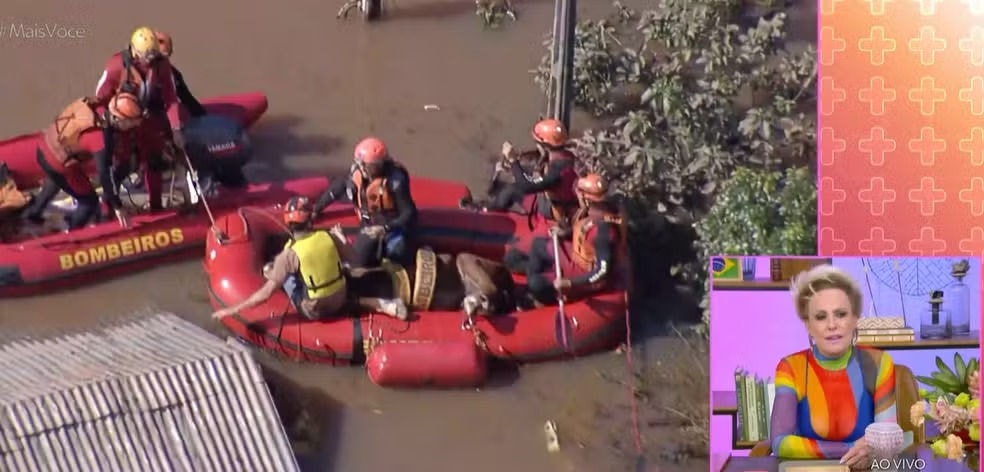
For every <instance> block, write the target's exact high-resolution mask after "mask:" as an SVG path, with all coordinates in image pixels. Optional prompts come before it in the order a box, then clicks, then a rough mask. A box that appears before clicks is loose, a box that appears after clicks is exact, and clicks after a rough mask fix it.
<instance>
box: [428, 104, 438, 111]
mask: <svg viewBox="0 0 984 472" xmlns="http://www.w3.org/2000/svg"><path fill="white" fill-rule="evenodd" d="M424 111H441V107H439V106H437V105H434V104H430V105H424Z"/></svg>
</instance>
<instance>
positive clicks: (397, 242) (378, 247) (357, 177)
mask: <svg viewBox="0 0 984 472" xmlns="http://www.w3.org/2000/svg"><path fill="white" fill-rule="evenodd" d="M341 198H346V199H348V200H349V201H351V202H352V203H353V205H355V210H356V213H357V214H358V215H359V220H360V222H361V224H362V231H361V232H360V233H359V235H358V236H357V237H356V239H355V242H354V243H353V246H354V249H353V250H354V252H355V260H354V261H353V264H352V265H353V266H354V267H376V266H378V265H379V264H380V263H381V262H382V259H384V258H385V259H389V260H391V261H393V262H396V263H398V264H400V265H403V266H407V265H409V264H411V263H412V262H413V260H412V257H413V255H414V247H413V240H414V237H413V236H414V230H415V228H416V225H417V206H416V205H415V204H414V202H413V197H412V196H411V195H410V174H409V173H408V172H407V170H406V168H405V167H403V166H402V165H401V164H400V163H398V162H396V161H395V160H394V159H393V158H392V157H390V154H389V150H388V149H387V148H386V144H384V143H383V142H382V141H381V140H379V139H378V138H373V137H369V138H366V139H363V140H362V141H361V142H359V144H358V145H357V146H356V147H355V163H354V164H353V165H352V169H351V171H350V178H349V179H344V180H343V179H338V180H336V181H334V182H332V185H331V186H329V188H328V189H327V190H325V192H324V193H322V194H321V196H320V197H319V198H318V200H317V203H315V205H314V209H315V213H321V211H323V210H324V209H325V207H327V206H328V205H331V203H332V202H334V201H336V200H338V199H341Z"/></svg>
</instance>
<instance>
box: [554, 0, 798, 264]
mask: <svg viewBox="0 0 984 472" xmlns="http://www.w3.org/2000/svg"><path fill="white" fill-rule="evenodd" d="M758 3H760V2H756V5H755V6H758V5H757V4H758ZM755 6H752V5H749V4H748V2H747V1H745V0H659V1H658V2H657V5H656V7H655V8H654V9H652V10H646V11H642V12H637V11H633V10H631V9H629V8H627V7H625V6H623V5H621V4H620V3H618V2H616V3H615V12H614V14H613V15H612V16H611V17H610V18H607V19H604V20H601V21H582V22H580V23H579V25H578V27H577V31H576V42H575V56H574V64H575V65H574V68H575V70H574V80H575V88H576V90H577V96H576V105H577V106H579V107H581V108H583V109H585V110H586V111H588V112H590V113H592V114H593V115H594V116H596V117H598V118H599V120H601V122H603V123H606V126H604V127H603V128H601V129H596V130H588V131H586V132H584V134H583V135H582V136H581V137H580V138H578V139H577V150H578V154H579V155H580V156H582V157H583V158H584V160H585V162H586V163H587V165H588V166H589V167H590V168H592V169H593V170H597V171H602V172H603V173H605V174H607V175H608V176H609V178H611V179H612V180H613V181H615V182H616V185H617V188H618V191H619V192H620V193H621V195H622V196H623V197H625V200H626V202H627V210H628V214H629V216H630V241H632V244H633V254H634V259H635V260H636V261H637V264H638V265H640V266H643V267H646V268H647V273H649V274H651V273H652V272H653V270H652V268H653V267H655V266H654V264H661V265H663V266H664V267H666V268H667V271H666V272H672V273H673V275H676V276H683V278H684V279H685V280H686V281H688V282H692V283H699V282H701V281H703V279H704V278H705V277H706V267H703V264H705V263H706V260H707V259H706V256H707V255H708V254H706V252H707V251H708V250H716V249H718V248H729V249H730V248H733V250H742V251H748V253H755V252H757V251H766V250H767V249H766V248H765V247H764V245H766V244H770V243H769V242H767V241H762V242H761V245H762V247H757V246H755V244H744V245H742V246H740V247H735V244H733V243H730V242H728V241H715V240H714V239H715V238H726V237H731V235H734V234H738V233H740V232H741V231H743V230H744V231H746V232H748V233H749V234H754V233H756V232H761V231H764V230H765V228H748V227H746V228H728V229H726V230H725V229H721V228H718V229H715V230H714V231H700V232H698V231H696V228H697V227H698V225H697V222H699V221H700V220H701V219H702V218H704V216H705V215H706V214H707V213H708V211H710V210H711V208H712V207H713V205H714V204H715V201H716V197H717V195H718V194H719V193H720V190H721V189H722V188H723V187H725V185H726V183H727V182H728V181H729V179H730V178H731V177H732V176H733V175H735V172H736V170H738V169H740V168H747V169H748V172H752V173H762V176H763V177H762V178H773V176H774V174H773V173H772V172H773V171H777V170H782V169H785V168H789V167H797V166H802V167H804V168H805V169H803V170H800V171H796V172H793V173H785V174H779V177H778V179H779V182H778V183H777V185H780V186H782V185H784V184H783V182H784V179H785V176H786V175H796V176H800V177H802V176H803V175H804V174H803V173H804V172H806V173H807V174H808V175H809V178H807V181H810V180H812V175H813V172H814V170H813V166H814V164H813V163H814V162H815V161H816V130H815V123H816V118H815V109H816V87H815V80H816V75H817V62H816V49H815V47H814V46H813V45H809V46H805V47H801V48H799V49H798V50H796V49H795V48H792V47H787V44H786V18H787V16H786V14H785V13H784V12H783V11H781V10H780V11H775V10H773V11H769V12H765V13H764V14H763V13H762V12H761V11H759V12H750V10H753V9H755V8H753V7H755ZM546 46H547V49H548V51H549V49H550V46H551V41H550V40H548V41H547V43H546ZM549 76H550V67H549V53H548V54H547V55H546V57H544V59H543V61H542V63H541V66H540V67H539V69H538V70H537V71H536V77H535V79H536V81H537V83H539V84H540V85H541V87H543V88H544V89H546V84H547V83H548V79H549ZM800 180H802V178H800ZM753 181H755V179H754V178H751V179H749V178H746V179H745V180H744V181H742V182H736V183H735V184H736V185H746V184H747V183H749V182H753ZM743 182H744V183H743ZM744 190H745V191H747V192H755V191H757V190H756V189H755V188H754V186H750V187H748V188H747V189H744ZM741 191H743V190H742V189H741V188H739V189H738V190H737V192H738V193H741ZM734 192H735V190H734V189H732V193H734ZM812 192H813V200H812V201H813V204H812V205H813V206H812V207H809V205H806V207H805V208H804V207H803V205H798V206H797V208H790V209H777V214H781V215H782V217H781V218H779V219H774V218H773V219H769V220H768V224H780V225H782V224H791V225H795V226H801V225H802V222H804V221H807V222H810V221H812V222H813V223H811V224H813V225H814V226H813V232H814V234H815V220H816V205H815V201H816V189H815V186H814V187H813V188H812ZM797 201H799V200H797ZM720 221H722V222H724V223H727V221H725V220H720ZM724 223H722V224H724ZM706 227H707V226H706V225H705V228H706ZM719 230H720V231H719ZM770 230H771V229H770ZM797 231H807V232H809V231H810V229H809V228H800V229H799V230H797ZM698 233H699V234H698ZM698 238H699V239H702V240H703V241H701V242H700V243H699V244H696V245H695V244H694V243H695V242H696V241H697V240H698ZM746 239H747V238H746ZM743 241H744V239H743ZM809 244H810V243H809V241H800V242H799V243H798V245H797V244H792V243H790V244H787V245H785V246H783V250H789V251H793V252H797V253H802V254H813V253H815V251H816V245H815V237H814V239H813V243H812V244H813V245H812V246H810V247H807V245H809ZM671 267H672V268H673V269H672V270H671V269H670V268H671ZM639 275H642V274H639Z"/></svg>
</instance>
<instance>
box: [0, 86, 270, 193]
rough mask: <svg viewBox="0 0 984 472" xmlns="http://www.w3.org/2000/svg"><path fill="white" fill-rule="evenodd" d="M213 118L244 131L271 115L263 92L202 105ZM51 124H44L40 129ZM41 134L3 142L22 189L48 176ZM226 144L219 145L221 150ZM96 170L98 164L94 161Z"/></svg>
mask: <svg viewBox="0 0 984 472" xmlns="http://www.w3.org/2000/svg"><path fill="white" fill-rule="evenodd" d="M202 105H203V106H204V107H205V109H206V110H207V111H208V113H209V115H218V116H222V117H224V118H226V119H228V120H231V121H232V122H234V123H235V124H237V125H239V126H240V127H242V128H243V129H246V128H249V127H251V126H253V125H254V124H255V123H256V122H257V121H259V119H260V117H262V116H263V114H264V113H266V111H267V106H268V103H267V98H266V95H264V94H262V93H260V92H251V93H243V94H237V95H226V96H221V97H214V98H210V99H208V100H204V101H202ZM47 124H48V123H41V124H39V125H38V129H41V128H43V127H44V126H45V125H47ZM40 138H41V134H40V133H30V134H22V135H20V136H16V137H13V138H10V139H6V140H3V141H0V161H3V162H4V163H6V164H7V168H8V170H9V171H10V176H11V177H13V179H14V182H16V183H17V185H18V187H21V188H30V187H35V186H37V185H38V182H39V181H40V180H41V179H43V178H44V174H43V172H42V171H41V169H40V167H39V166H38V164H37V158H36V157H37V148H38V144H39V143H40ZM87 139H102V138H101V136H98V134H94V135H89V136H88V137H87ZM222 144H223V143H215V144H214V145H213V147H214V146H219V147H221V146H222ZM210 151H212V152H211V154H213V155H215V156H219V157H221V156H222V155H223V154H225V153H227V152H228V150H227V149H210ZM90 165H91V166H92V167H93V169H91V170H93V171H94V168H95V167H94V166H95V164H94V163H92V162H91V161H90Z"/></svg>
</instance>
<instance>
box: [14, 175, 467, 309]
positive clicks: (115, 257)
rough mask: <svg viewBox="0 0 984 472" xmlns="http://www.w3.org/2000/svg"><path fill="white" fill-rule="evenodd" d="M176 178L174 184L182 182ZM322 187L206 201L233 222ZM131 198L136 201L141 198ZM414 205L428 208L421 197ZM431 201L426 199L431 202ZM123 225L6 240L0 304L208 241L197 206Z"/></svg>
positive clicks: (449, 185)
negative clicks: (246, 210)
mask: <svg viewBox="0 0 984 472" xmlns="http://www.w3.org/2000/svg"><path fill="white" fill-rule="evenodd" d="M178 180H179V182H178V184H179V185H181V181H182V179H178ZM417 182H422V184H424V185H427V186H429V187H433V188H438V189H440V191H441V192H446V193H447V194H448V195H464V194H465V192H467V189H466V188H465V186H464V185H461V184H457V183H453V182H448V181H433V182H428V181H426V179H417V178H414V184H415V185H416V184H417ZM327 187H328V179H326V178H308V179H297V180H290V181H287V182H278V183H257V184H249V185H246V186H244V187H241V188H225V187H219V188H218V189H217V190H216V191H215V192H214V193H213V194H211V195H209V196H208V203H209V206H210V208H211V209H212V212H213V213H215V215H216V218H217V219H221V218H222V217H223V215H227V214H232V215H233V217H234V218H235V217H237V216H236V215H238V214H239V213H238V209H239V208H240V207H241V206H243V205H247V206H250V205H252V206H257V207H264V206H271V205H276V204H280V203H283V202H286V201H287V200H288V199H290V197H292V196H295V195H305V196H308V197H310V198H315V197H317V196H318V195H319V194H320V193H321V192H322V191H324V189H325V188H327ZM165 192H167V190H166V189H165ZM121 197H122V198H123V200H124V202H127V201H128V200H129V197H133V196H132V195H130V196H127V195H126V193H124V194H122V195H121ZM135 198H138V199H139V198H140V195H137V196H136V197H135ZM442 200H443V198H442ZM421 201H422V203H423V204H427V203H428V200H427V199H426V198H424V199H423V200H421ZM433 201H434V198H433V197H432V198H431V200H430V202H431V203H433ZM69 206H70V205H69ZM52 207H57V206H56V205H52ZM335 208H346V209H347V212H348V213H354V210H352V207H351V205H348V204H345V205H342V204H338V205H336V206H335ZM57 212H58V209H57V208H52V209H51V210H49V212H48V213H49V214H50V217H51V218H55V219H57V218H60V215H59V214H58V213H57ZM277 221H279V220H277ZM130 223H131V226H130V228H128V229H123V228H121V227H120V226H119V224H118V223H117V222H116V221H115V220H112V221H105V222H102V223H99V224H96V225H94V226H90V227H86V228H81V229H78V230H74V231H71V232H68V233H65V232H60V231H53V232H46V233H42V234H32V233H26V232H21V233H16V234H13V235H6V238H5V239H3V240H0V298H3V297H12V296H26V295H36V294H44V293H49V292H51V291H53V290H59V289H66V288H73V287H78V286H81V285H86V284H92V283H95V282H99V281H102V280H106V279H107V278H109V277H111V276H115V275H124V274H132V273H133V272H135V271H139V270H143V269H147V268H152V267H155V266H158V265H160V264H163V263H168V262H176V261H181V260H186V259H189V258H194V257H195V256H196V255H200V254H201V251H202V247H203V246H204V245H205V240H206V239H215V237H214V235H213V234H212V232H211V231H210V229H209V228H210V226H211V224H210V222H209V219H208V215H207V214H206V213H205V211H204V209H203V208H202V206H201V205H195V206H192V207H190V209H188V210H181V209H179V208H173V209H165V210H163V211H160V212H156V213H153V214H146V213H145V214H138V215H137V216H134V217H132V218H131V220H130Z"/></svg>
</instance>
